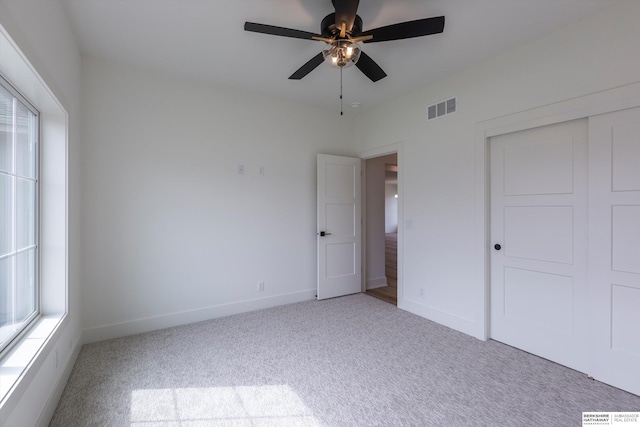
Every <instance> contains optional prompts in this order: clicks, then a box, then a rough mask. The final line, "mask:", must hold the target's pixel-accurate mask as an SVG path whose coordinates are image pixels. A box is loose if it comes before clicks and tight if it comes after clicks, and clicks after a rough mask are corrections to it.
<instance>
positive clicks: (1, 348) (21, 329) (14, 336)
mask: <svg viewBox="0 0 640 427" xmlns="http://www.w3.org/2000/svg"><path fill="white" fill-rule="evenodd" d="M0 86H2V88H3V89H4V90H5V91H7V92H9V93H10V94H11V95H12V96H13V97H14V99H15V100H17V102H19V103H21V104H22V105H23V106H24V107H25V108H26V109H27V110H29V111H30V112H31V113H32V114H33V115H34V117H35V129H34V135H35V142H34V143H35V159H34V177H33V178H28V179H30V180H33V181H34V183H35V189H34V193H35V194H34V206H33V208H34V219H33V221H34V224H33V227H34V243H33V244H32V245H29V246H28V247H27V248H22V249H20V248H18V247H17V237H15V234H16V233H17V231H16V228H17V225H16V222H17V210H18V206H17V205H18V203H17V200H18V197H19V196H18V194H17V188H18V178H19V177H21V176H20V175H19V174H18V170H17V165H16V157H17V155H18V154H17V147H16V142H15V139H16V136H15V126H16V124H15V123H14V124H13V126H14V133H13V142H12V143H13V152H12V162H13V169H14V170H13V172H12V173H7V175H9V176H13V177H14V181H15V182H14V184H13V188H12V190H13V191H12V204H13V206H12V211H13V215H12V225H11V228H12V233H13V234H14V237H13V238H12V239H13V248H12V250H11V251H10V252H9V253H8V254H6V255H5V256H3V257H2V258H1V259H6V258H10V257H14V258H15V261H14V262H13V271H12V276H13V277H12V280H13V281H14V283H15V281H17V277H18V274H19V272H18V268H17V258H18V256H19V254H21V253H23V252H27V251H29V250H31V249H34V250H35V251H34V260H33V265H34V267H33V268H34V271H33V274H34V299H35V301H34V302H35V304H34V311H33V312H32V313H31V314H30V315H29V316H28V317H27V318H26V319H24V320H23V321H22V322H20V324H19V326H18V327H17V328H16V329H15V330H14V331H12V333H11V334H10V335H8V336H7V338H6V339H4V340H3V341H0V359H1V358H2V357H4V356H5V355H6V354H7V353H8V352H10V350H11V349H12V348H13V346H14V345H16V344H17V343H19V342H20V340H21V338H22V337H23V336H24V335H25V334H26V333H27V332H28V331H29V329H30V328H31V327H32V326H33V325H35V324H36V321H37V320H38V319H39V318H40V317H41V280H40V146H41V144H40V142H41V139H42V135H41V133H40V130H41V124H40V118H41V113H40V111H39V110H38V109H37V108H36V107H35V106H34V105H33V103H31V102H30V101H29V100H28V99H27V98H26V97H25V96H24V95H22V93H20V91H19V90H18V89H17V88H16V87H15V86H14V85H13V84H12V83H11V82H10V81H9V80H8V79H7V78H6V77H5V76H3V75H2V74H1V73H0ZM14 102H15V101H14ZM14 109H15V106H14ZM14 115H15V112H14ZM23 178H24V177H23ZM14 286H15V285H14ZM14 299H15V296H14ZM14 305H15V304H14ZM14 326H15V325H14Z"/></svg>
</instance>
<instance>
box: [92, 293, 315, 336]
mask: <svg viewBox="0 0 640 427" xmlns="http://www.w3.org/2000/svg"><path fill="white" fill-rule="evenodd" d="M315 297H316V289H315V288H314V289H308V290H305V291H299V292H292V293H289V294H280V295H274V296H270V297H266V298H260V299H254V300H247V301H238V302H233V303H228V304H220V305H215V306H210V307H204V308H197V309H194V310H187V311H181V312H176V313H169V314H164V315H160V316H154V317H146V318H142V319H136V320H130V321H127V322H121V323H114V324H111V325H104V326H98V327H95V328H88V329H85V330H84V333H83V340H82V341H83V343H85V344H86V343H92V342H97V341H104V340H108V339H112V338H119V337H124V336H127V335H135V334H141V333H144V332H151V331H155V330H158V329H165V328H171V327H173V326H180V325H186V324H189V323H196V322H202V321H204V320H209V319H215V318H217V317H224V316H230V315H232V314H239V313H246V312H249V311H255V310H262V309H265V308H270V307H276V306H279V305H285V304H292V303H296V302H302V301H308V300H312V299H315Z"/></svg>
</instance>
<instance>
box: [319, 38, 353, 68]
mask: <svg viewBox="0 0 640 427" xmlns="http://www.w3.org/2000/svg"><path fill="white" fill-rule="evenodd" d="M360 52H361V49H360V45H359V44H358V43H353V42H352V41H350V40H334V41H333V42H332V43H327V45H326V46H325V47H324V49H322V56H323V57H324V60H325V62H327V64H329V65H331V66H332V67H334V68H348V67H350V66H352V65H353V64H355V63H356V62H358V59H359V58H360Z"/></svg>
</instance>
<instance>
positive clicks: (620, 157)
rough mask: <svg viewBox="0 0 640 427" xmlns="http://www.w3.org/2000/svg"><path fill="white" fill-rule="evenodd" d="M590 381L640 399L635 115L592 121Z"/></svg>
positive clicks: (639, 172)
mask: <svg viewBox="0 0 640 427" xmlns="http://www.w3.org/2000/svg"><path fill="white" fill-rule="evenodd" d="M589 173H590V176H589V178H590V179H589V214H590V226H589V237H590V256H589V267H590V281H589V294H590V297H591V298H590V306H589V315H590V320H591V330H592V334H591V336H590V339H589V343H590V345H592V349H591V350H590V353H591V358H590V361H591V362H590V371H589V373H590V374H591V375H592V376H593V377H594V378H596V379H597V380H600V381H602V382H605V383H608V384H611V385H613V386H616V387H619V388H622V389H624V390H627V391H630V392H632V393H635V394H638V395H640V108H634V109H629V110H623V111H619V112H615V113H609V114H604V115H601V116H596V117H592V118H590V119H589Z"/></svg>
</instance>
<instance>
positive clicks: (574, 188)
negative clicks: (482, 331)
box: [490, 119, 588, 372]
mask: <svg viewBox="0 0 640 427" xmlns="http://www.w3.org/2000/svg"><path fill="white" fill-rule="evenodd" d="M490 151H491V160H490V161H491V249H490V250H491V338H493V339H495V340H498V341H501V342H504V343H506V344H509V345H512V346H514V347H517V348H520V349H522V350H525V351H528V352H530V353H533V354H537V355H539V356H542V357H544V358H547V359H550V360H553V361H556V362H558V363H561V364H563V365H565V366H569V367H571V368H574V369H577V370H580V371H582V372H586V368H587V353H586V351H585V349H586V348H587V344H586V343H587V340H586V338H587V320H586V319H587V317H586V307H587V284H586V281H587V276H586V270H587V266H586V261H587V228H588V227H587V121H586V119H585V120H576V121H571V122H565V123H560V124H554V125H549V126H544V127H540V128H536V129H530V130H525V131H520V132H514V133H511V134H506V135H500V136H497V137H493V138H491V141H490Z"/></svg>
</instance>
